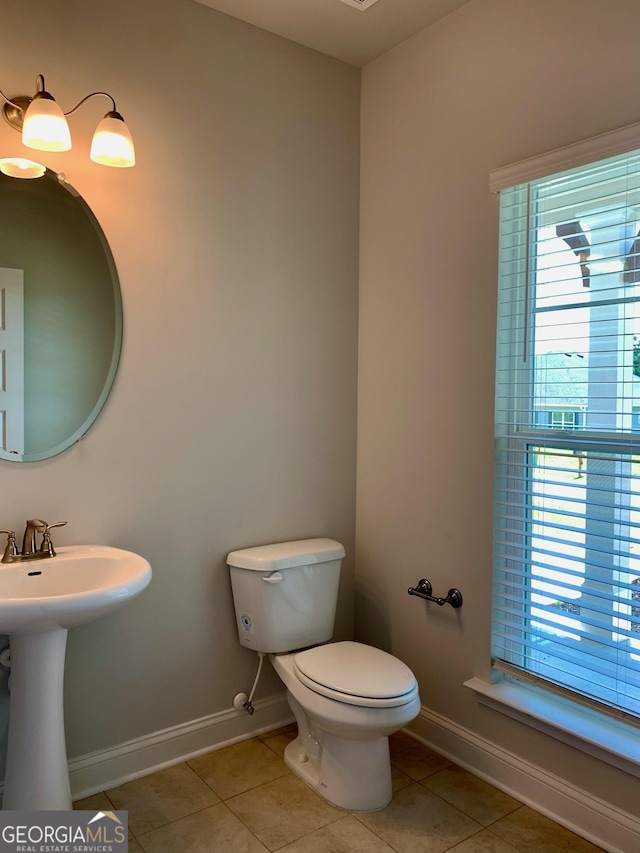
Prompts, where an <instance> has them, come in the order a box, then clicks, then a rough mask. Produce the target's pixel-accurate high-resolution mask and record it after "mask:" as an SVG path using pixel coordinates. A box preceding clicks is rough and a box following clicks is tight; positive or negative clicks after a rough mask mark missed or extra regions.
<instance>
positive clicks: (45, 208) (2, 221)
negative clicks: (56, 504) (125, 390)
mask: <svg viewBox="0 0 640 853" xmlns="http://www.w3.org/2000/svg"><path fill="white" fill-rule="evenodd" d="M121 343H122V301H121V296H120V285H119V283H118V275H117V272H116V268H115V264H114V261H113V256H112V255H111V251H110V249H109V245H108V243H107V240H106V238H105V236H104V233H103V231H102V229H101V228H100V225H99V223H98V220H97V219H96V218H95V216H94V215H93V213H92V212H91V210H90V209H89V207H88V205H87V204H86V203H85V201H84V200H83V199H82V198H81V197H80V195H79V194H78V193H77V192H76V190H74V189H73V187H72V186H71V185H70V184H69V183H67V181H66V179H65V178H64V176H63V175H57V174H56V173H55V172H51V171H50V170H47V172H46V174H45V175H43V177H41V178H36V179H32V180H23V179H19V178H12V177H7V176H6V175H3V174H0V459H8V460H10V461H14V462H33V461H36V460H38V459H48V458H49V457H50V456H55V455H56V454H58V453H61V452H62V451H63V450H65V449H66V448H68V447H70V446H71V445H72V444H73V443H74V442H76V441H78V439H79V438H81V437H82V436H83V435H84V434H85V433H86V431H87V430H88V429H89V427H90V426H91V425H92V423H93V422H94V421H95V419H96V418H97V417H98V415H99V414H100V410H101V409H102V407H103V406H104V404H105V402H106V399H107V397H108V396H109V391H110V390H111V386H112V384H113V380H114V378H115V375H116V370H117V367H118V360H119V358H120V347H121Z"/></svg>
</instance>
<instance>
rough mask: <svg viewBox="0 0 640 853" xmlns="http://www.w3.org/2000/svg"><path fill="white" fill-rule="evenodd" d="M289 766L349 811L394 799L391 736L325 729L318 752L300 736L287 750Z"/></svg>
mask: <svg viewBox="0 0 640 853" xmlns="http://www.w3.org/2000/svg"><path fill="white" fill-rule="evenodd" d="M284 760H285V764H286V765H287V767H288V768H289V769H290V770H292V771H293V772H294V773H295V774H296V775H297V776H299V777H300V778H301V779H302V780H303V781H304V782H306V783H307V785H309V786H310V787H311V788H313V790H314V791H316V792H317V793H318V794H320V796H321V797H324V799H325V800H328V801H329V802H330V803H332V804H333V805H334V806H338V807H339V808H341V809H345V810H346V811H350V812H371V811H378V810H379V809H383V808H384V807H385V806H387V805H388V804H389V802H390V801H391V765H390V763H389V739H388V738H387V737H380V738H375V739H374V740H349V739H347V738H342V737H336V736H335V735H332V734H330V733H328V732H324V733H323V738H322V749H321V753H320V755H319V756H315V755H311V754H310V753H309V752H308V751H307V750H306V749H305V747H304V744H303V742H302V740H301V739H300V738H299V737H297V738H296V739H295V740H294V741H292V742H291V743H290V744H289V745H288V746H287V748H286V749H285V752H284Z"/></svg>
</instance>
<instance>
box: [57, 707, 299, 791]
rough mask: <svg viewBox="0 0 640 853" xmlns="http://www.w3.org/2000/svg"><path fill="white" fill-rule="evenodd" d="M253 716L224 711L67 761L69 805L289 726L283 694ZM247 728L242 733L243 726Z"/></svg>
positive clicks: (236, 711) (259, 708)
mask: <svg viewBox="0 0 640 853" xmlns="http://www.w3.org/2000/svg"><path fill="white" fill-rule="evenodd" d="M255 709H256V710H255V714H254V715H253V716H251V717H249V716H248V715H247V713H246V712H245V711H238V710H236V709H235V708H230V709H229V710H226V711H220V712H218V713H217V714H210V715H209V716H207V717H202V718H200V719H198V720H191V721H190V722H188V723H181V724H180V725H178V726H173V727H172V728H170V729H164V730H162V731H159V732H154V733H153V734H150V735H144V736H143V737H140V738H136V739H135V740H130V741H127V742H126V743H122V744H119V745H118V746H114V747H109V748H108V749H103V750H100V751H98V752H92V753H89V754H87V755H82V756H80V757H79V758H74V759H72V760H71V761H69V778H70V782H71V794H72V798H73V799H74V800H80V799H82V798H83V797H88V796H91V795H92V794H97V793H99V792H100V791H105V790H107V789H108V788H115V787H116V785H122V784H123V783H124V782H129V781H131V779H137V778H139V777H140V776H146V775H147V774H148V773H154V772H155V771H157V770H162V769H163V768H165V767H170V766H171V765H172V764H179V763H180V762H182V761H186V760H188V759H189V758H195V757H196V756H198V755H203V754H204V753H205V752H211V751H212V750H214V749H221V748H222V747H224V746H229V745H230V744H232V743H237V742H238V741H241V740H247V739H248V738H250V737H254V736H255V735H258V734H263V733H264V732H267V731H270V730H271V729H275V728H278V726H284V725H287V724H288V723H291V722H293V716H292V715H291V709H290V708H289V705H288V703H287V698H286V693H278V694H276V695H275V696H271V697H269V698H268V699H262V700H259V701H257V702H255ZM248 719H249V720H250V721H251V723H252V724H253V727H251V726H250V727H249V728H247V720H248Z"/></svg>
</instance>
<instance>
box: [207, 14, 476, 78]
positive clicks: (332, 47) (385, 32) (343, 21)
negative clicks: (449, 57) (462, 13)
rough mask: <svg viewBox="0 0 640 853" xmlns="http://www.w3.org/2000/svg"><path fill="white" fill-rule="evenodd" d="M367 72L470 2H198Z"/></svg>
mask: <svg viewBox="0 0 640 853" xmlns="http://www.w3.org/2000/svg"><path fill="white" fill-rule="evenodd" d="M196 2H198V3H202V4H203V5H204V6H210V7H211V8H212V9H217V10H218V11H219V12H224V13H225V14H227V15H231V16H232V17H233V18H239V19H240V20H241V21H246V22H247V23H249V24H254V25H255V26H256V27H260V28H261V29H263V30H269V32H272V33H276V34H277V35H280V36H284V37H285V38H288V39H291V40H292V41H296V42H299V43H300V44H304V45H306V46H307V47H311V48H313V49H314V50H319V51H320V52H321V53H326V54H328V55H329V56H334V57H335V58H336V59H341V60H343V61H344V62H348V63H349V64H350V65H356V66H358V67H362V66H363V65H366V64H367V63H368V62H371V60H372V59H375V58H376V57H377V56H380V55H381V54H383V53H385V52H386V51H387V50H390V49H391V48H392V47H395V46H396V45H397V44H400V42H403V41H405V40H406V39H408V38H409V37H410V36H412V35H413V34H414V33H417V32H419V31H420V30H422V29H424V28H425V27H428V26H429V25H430V24H433V23H434V22H435V21H437V20H438V19H440V18H443V17H444V16H445V15H448V14H449V13H450V12H453V11H454V10H455V9H459V8H460V7H461V6H464V5H465V4H466V3H468V2H469V0H375V2H371V0H369V1H368V2H366V0H365V3H364V4H363V6H362V8H355V7H354V6H353V5H347V3H346V2H345V0H196Z"/></svg>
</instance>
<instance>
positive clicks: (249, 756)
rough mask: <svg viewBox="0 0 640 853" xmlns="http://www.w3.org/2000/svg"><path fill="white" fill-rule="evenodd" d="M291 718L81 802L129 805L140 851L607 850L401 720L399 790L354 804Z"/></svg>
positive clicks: (81, 805) (394, 749) (133, 843)
mask: <svg viewBox="0 0 640 853" xmlns="http://www.w3.org/2000/svg"><path fill="white" fill-rule="evenodd" d="M293 737H295V726H287V727H286V728H284V729H279V730H277V731H275V732H269V733H267V734H265V735H262V736H260V737H258V738H252V739H251V740H246V741H243V742H242V743H237V744H234V745H233V746H228V747H225V748H223V749H220V750H216V751H215V752H210V753H208V754H207V755H203V756H201V757H199V758H194V759H192V760H190V761H187V762H185V763H184V764H178V765H175V766H174V767H169V768H167V769H166V770H160V771H159V772H157V773H152V774H150V775H149V776H144V777H142V778H140V779H136V780H135V781H133V782H127V783H126V784H124V785H120V786H119V787H117V788H111V789H110V790H108V791H104V792H103V793H101V794H96V795H95V796H93V797H88V798H87V799H84V800H80V801H78V802H76V803H75V807H76V808H78V809H102V810H104V809H109V810H111V809H114V810H117V809H122V810H127V811H128V813H129V837H130V841H129V851H130V853H268V851H275V850H278V851H281V853H445V851H447V853H598V851H599V849H600V848H597V847H594V846H593V844H590V843H589V842H588V841H585V840H584V839H582V838H579V837H578V836H577V835H574V834H573V833H572V832H569V831H568V830H567V829H564V828H563V827H561V826H559V825H558V824H556V823H554V822H553V821H551V820H549V819H548V818H546V817H544V816H543V815H541V814H539V813H537V812H535V811H533V810H532V809H530V808H528V807H527V806H524V805H522V803H520V802H518V801H517V800H514V799H513V798H512V797H509V796H507V794H504V793H502V792H501V791H499V790H498V789H497V788H494V787H492V786H491V785H489V784H487V783H486V782H483V781H482V780H480V779H478V778H477V777H475V776H472V775H471V774H470V773H467V772H466V771H465V770H462V769H461V768H460V767H456V766H455V765H453V764H451V763H450V762H449V761H447V760H446V759H444V758H442V757H441V756H439V755H437V754H436V753H434V752H432V751H431V750H430V749H427V747H425V746H423V745H422V744H421V743H419V742H418V741H416V740H414V739H413V738H411V737H410V736H409V735H407V734H404V733H402V732H400V733H399V734H397V735H394V736H393V737H392V738H391V739H390V744H391V763H392V770H393V785H394V795H393V799H392V801H391V803H390V804H389V805H388V806H387V807H386V808H385V809H383V810H382V811H379V812H368V813H359V814H349V813H348V812H344V811H342V810H340V809H337V808H335V807H334V806H332V805H330V804H329V803H327V802H326V801H325V800H323V799H322V798H321V797H319V796H318V795H317V794H316V793H315V792H314V791H312V790H311V789H310V788H309V787H308V786H307V785H305V784H304V782H302V781H301V780H300V779H298V777H297V776H295V775H294V774H293V773H291V772H290V771H289V769H288V768H287V767H286V765H285V763H284V761H283V760H282V755H283V752H284V748H285V746H286V745H287V743H288V742H289V741H290V740H291V739H292V738H293Z"/></svg>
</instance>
